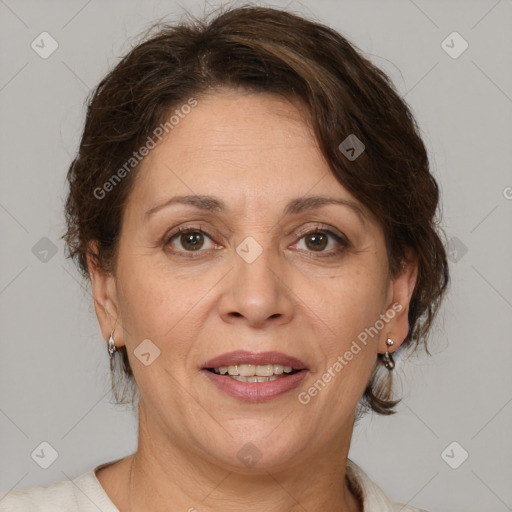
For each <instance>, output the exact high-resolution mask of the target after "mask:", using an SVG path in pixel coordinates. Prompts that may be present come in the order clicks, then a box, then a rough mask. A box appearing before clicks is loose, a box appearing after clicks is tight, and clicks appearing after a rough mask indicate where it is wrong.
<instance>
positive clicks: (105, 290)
mask: <svg viewBox="0 0 512 512" xmlns="http://www.w3.org/2000/svg"><path fill="white" fill-rule="evenodd" d="M97 247H98V246H97V243H96V241H93V242H90V243H89V246H88V251H87V266H88V269H89V276H90V278H91V285H92V294H93V299H94V309H95V311H96V317H97V318H98V322H99V324H100V329H101V333H102V335H103V339H104V340H105V341H106V342H108V340H109V338H110V333H111V332H112V331H114V329H115V327H116V325H117V326H118V336H114V339H115V343H116V346H117V347H120V346H122V345H123V344H124V343H123V342H122V340H121V339H120V334H121V329H120V328H119V327H120V325H119V322H118V319H119V308H118V302H117V288H116V281H115V276H114V275H113V274H110V273H105V272H104V271H103V270H101V269H100V268H99V266H98V264H97V260H96V259H95V258H94V255H95V254H98V250H97ZM114 334H115V333H114Z"/></svg>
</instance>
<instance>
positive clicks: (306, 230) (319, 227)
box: [162, 222, 351, 257]
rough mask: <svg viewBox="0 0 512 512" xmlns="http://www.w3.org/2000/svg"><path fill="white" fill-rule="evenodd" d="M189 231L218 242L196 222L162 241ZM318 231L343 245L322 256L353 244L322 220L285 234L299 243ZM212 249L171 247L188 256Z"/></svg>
mask: <svg viewBox="0 0 512 512" xmlns="http://www.w3.org/2000/svg"><path fill="white" fill-rule="evenodd" d="M188 231H191V232H200V233H202V234H204V235H206V236H207V237H208V238H209V239H210V241H211V242H212V243H213V244H216V242H215V240H214V238H215V237H214V235H211V234H210V232H209V231H208V230H206V229H204V228H203V227H202V226H201V225H199V224H196V225H185V226H179V227H177V228H172V229H171V230H170V232H167V233H166V234H165V235H164V236H163V238H162V243H163V245H164V247H167V246H169V245H170V244H171V242H172V239H173V238H175V237H176V236H177V235H179V234H180V233H182V232H188ZM317 231H318V232H322V233H326V234H327V235H328V236H333V237H334V238H336V239H337V242H338V243H339V244H340V245H342V246H343V247H342V249H337V250H335V251H332V250H331V251H325V252H324V251H319V252H318V253H317V254H318V255H319V256H320V257H328V256H329V255H330V256H335V255H337V254H338V253H340V252H341V251H343V250H346V249H347V248H348V247H349V246H350V245H351V244H350V241H349V240H348V238H347V236H346V235H345V234H344V233H343V232H341V231H339V230H338V229H337V228H335V227H333V226H330V225H329V224H324V223H321V222H315V223H314V225H313V226H311V225H307V226H303V227H301V228H299V229H292V230H291V231H288V232H287V233H285V236H289V235H290V234H291V233H293V234H294V237H295V238H297V241H296V242H295V243H298V242H300V240H301V239H302V238H303V237H304V236H305V235H308V234H312V233H315V232H317ZM217 245H218V244H217ZM212 250H215V249H208V250H201V249H200V250H198V251H182V250H178V251H176V250H174V249H171V251H172V252H174V253H175V254H180V253H186V254H187V255H188V256H187V257H194V256H195V255H199V254H200V253H202V252H203V253H204V252H206V253H208V252H211V251H212ZM308 252H312V253H313V254H315V251H308Z"/></svg>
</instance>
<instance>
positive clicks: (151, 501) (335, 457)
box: [120, 420, 363, 512]
mask: <svg viewBox="0 0 512 512" xmlns="http://www.w3.org/2000/svg"><path fill="white" fill-rule="evenodd" d="M350 423H351V424H350V430H349V431H348V437H347V435H344V436H343V435H341V436H337V437H336V439H335V440H331V441H330V442H329V443H326V444H325V445H324V446H322V447H320V449H319V450H315V453H313V454H311V456H309V457H308V456H304V457H302V459H301V460H300V461H297V463H296V464H294V465H292V464H290V463H289V464H287V465H285V466H283V467H282V468H279V469H278V468H272V469H256V468H252V469H251V470H247V469H244V470H241V471H240V472H237V471H236V470H232V469H228V468H226V467H223V466H221V465H219V464H216V463H214V462H212V461H210V460H206V457H205V458H203V459H201V458H200V457H197V456H196V455H195V454H194V455H192V456H191V454H190V453H187V452H185V451H184V450H183V449H181V448H180V444H181V443H172V444H171V443H169V441H168V439H167V440H165V438H161V437H160V436H158V434H157V433H156V432H153V431H151V432H148V431H147V430H146V429H145V428H141V430H140V431H139V443H138V449H137V452H136V453H135V454H133V455H132V456H130V457H129V459H130V462H129V464H127V465H126V467H127V468H129V470H128V478H126V479H125V482H126V486H125V487H124V488H125V492H123V495H124V496H125V497H126V501H124V500H123V502H124V503H126V504H127V506H126V507H124V506H123V508H121V509H120V510H121V511H122V512H125V511H126V512H140V511H143V510H144V511H146V510H168V509H169V504H172V509H173V510H183V511H189V512H199V511H200V512H216V511H219V510H222V511H223V512H231V511H233V512H234V511H239V510H261V509H263V510H266V511H267V512H283V511H286V512H299V511H300V512H304V510H323V511H325V512H341V511H342V512H362V510H363V509H362V504H361V502H360V500H359V499H358V498H357V497H356V496H355V495H354V494H353V493H352V492H351V490H350V487H349V485H348V481H347V479H346V460H347V455H348V449H349V446H350V438H351V434H352V427H353V420H352V421H351V422H350ZM149 434H151V435H149ZM155 434H157V435H156V436H155ZM162 446H166V449H162V448H161V447H162Z"/></svg>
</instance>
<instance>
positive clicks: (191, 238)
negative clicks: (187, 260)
mask: <svg viewBox="0 0 512 512" xmlns="http://www.w3.org/2000/svg"><path fill="white" fill-rule="evenodd" d="M179 240H180V242H181V245H182V247H183V248H184V249H186V250H187V251H197V250H198V249H200V248H201V247H202V246H203V244H204V237H203V234H202V233H200V232H199V231H189V232H188V233H180V237H179Z"/></svg>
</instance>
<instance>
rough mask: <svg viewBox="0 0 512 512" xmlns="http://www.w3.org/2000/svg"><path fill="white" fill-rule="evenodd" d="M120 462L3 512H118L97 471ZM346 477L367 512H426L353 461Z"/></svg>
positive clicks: (19, 499) (23, 498) (19, 494)
mask: <svg viewBox="0 0 512 512" xmlns="http://www.w3.org/2000/svg"><path fill="white" fill-rule="evenodd" d="M118 460H120V459H116V460H114V461H110V462H105V463H104V464H100V465H99V466H96V467H95V468H94V469H91V470H89V471H86V472H84V473H81V474H80V475H78V476H77V477H76V478H74V479H73V480H60V481H58V482H54V483H53V484H51V485H49V486H47V487H41V486H37V487H30V488H28V489H22V490H20V489H16V490H14V491H11V492H10V493H8V494H6V493H5V491H3V492H2V493H0V512H99V511H100V512H119V509H118V508H117V507H116V506H115V505H114V503H112V501H111V500H110V498H109V496H108V494H107V493H106V492H105V489H103V487H102V486H101V484H100V482H99V480H98V479H97V478H96V471H97V470H98V469H100V468H102V467H104V466H108V465H109V464H113V463H114V462H117V461H118ZM347 476H348V479H349V482H350V483H351V484H352V487H353V489H354V492H356V493H359V495H360V496H361V497H362V499H363V507H364V512H426V511H422V510H420V509H418V508H414V507H412V506H410V505H404V504H403V503H397V502H392V501H390V499H389V498H388V497H387V496H386V495H385V494H384V492H383V491H382V489H381V488H380V487H379V486H378V485H377V484H376V483H375V482H373V481H372V480H371V479H370V478H369V477H368V475H367V474H366V473H365V472H364V471H363V470H362V469H361V468H360V467H359V466H358V465H357V464H356V463H355V462H353V461H351V460H350V459H348V460H347ZM4 494H6V495H5V496H4Z"/></svg>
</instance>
